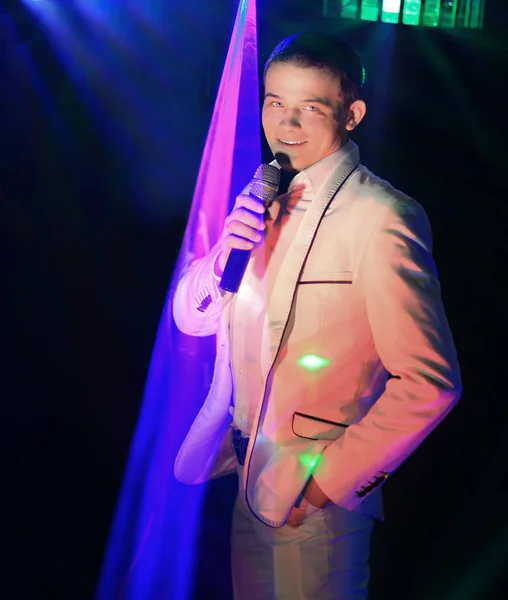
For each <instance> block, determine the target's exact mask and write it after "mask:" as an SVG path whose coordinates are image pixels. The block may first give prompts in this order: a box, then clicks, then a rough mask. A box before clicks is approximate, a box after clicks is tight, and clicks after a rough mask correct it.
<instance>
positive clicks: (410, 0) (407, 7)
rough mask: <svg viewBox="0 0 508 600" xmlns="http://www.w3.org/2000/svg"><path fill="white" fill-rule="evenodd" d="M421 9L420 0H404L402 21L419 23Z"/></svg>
mask: <svg viewBox="0 0 508 600" xmlns="http://www.w3.org/2000/svg"><path fill="white" fill-rule="evenodd" d="M421 10H422V3H421V0H406V1H405V2H404V11H403V13H402V22H403V23H404V25H419V24H420V12H421Z"/></svg>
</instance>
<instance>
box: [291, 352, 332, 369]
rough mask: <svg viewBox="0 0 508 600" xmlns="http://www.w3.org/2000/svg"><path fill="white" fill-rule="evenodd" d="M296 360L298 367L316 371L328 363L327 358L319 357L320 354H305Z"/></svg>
mask: <svg viewBox="0 0 508 600" xmlns="http://www.w3.org/2000/svg"><path fill="white" fill-rule="evenodd" d="M297 362H298V364H299V365H300V367H303V368H304V369H307V371H318V370H319V369H323V368H324V367H327V366H328V365H329V364H330V361H329V360H326V358H321V356H317V354H305V355H304V356H301V357H300V358H299V359H298V361H297Z"/></svg>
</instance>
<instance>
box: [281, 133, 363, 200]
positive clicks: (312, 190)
mask: <svg viewBox="0 0 508 600" xmlns="http://www.w3.org/2000/svg"><path fill="white" fill-rule="evenodd" d="M352 149H353V143H352V142H351V140H348V141H347V142H346V143H345V144H344V146H342V147H341V148H339V149H338V150H336V151H335V152H333V153H332V154H329V155H328V156H325V158H322V159H321V160H319V161H318V162H316V163H314V164H313V165H311V166H310V167H307V168H306V169H304V170H303V171H300V172H299V173H298V174H297V175H295V177H294V179H293V180H292V181H291V183H290V185H289V190H291V189H293V187H294V186H295V185H299V184H304V185H305V191H304V197H306V198H309V195H310V196H311V197H314V196H315V195H316V194H317V193H318V191H319V190H320V188H321V186H322V185H323V184H324V183H325V182H326V180H327V179H328V177H329V176H330V175H331V174H332V173H333V172H334V171H335V169H336V168H337V167H338V165H339V164H340V163H341V162H342V161H343V160H344V158H345V157H346V155H347V154H349V152H350V151H351V150H352ZM274 164H275V166H277V167H278V168H280V165H279V163H278V162H277V161H275V163H274ZM309 199H310V198H309Z"/></svg>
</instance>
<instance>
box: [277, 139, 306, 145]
mask: <svg viewBox="0 0 508 600" xmlns="http://www.w3.org/2000/svg"><path fill="white" fill-rule="evenodd" d="M280 141H281V142H282V143H283V144H289V145H290V146H299V145H300V144H305V142H286V141H285V140H280Z"/></svg>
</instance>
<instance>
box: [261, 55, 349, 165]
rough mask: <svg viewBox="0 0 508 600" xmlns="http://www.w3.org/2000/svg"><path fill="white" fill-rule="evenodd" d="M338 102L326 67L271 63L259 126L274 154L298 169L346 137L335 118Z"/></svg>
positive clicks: (335, 147)
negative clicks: (280, 154)
mask: <svg viewBox="0 0 508 600" xmlns="http://www.w3.org/2000/svg"><path fill="white" fill-rule="evenodd" d="M340 103H341V97H340V89H339V83H338V81H337V79H335V78H334V77H332V76H331V75H329V74H328V73H326V71H321V70H319V69H315V68H313V67H298V66H296V65H293V64H291V63H275V64H273V65H271V66H270V67H269V68H268V71H267V72H266V77H265V99H264V104H263V129H264V131H265V135H266V139H267V141H268V144H269V145H270V148H271V150H272V152H273V154H274V156H276V157H277V155H278V154H279V153H283V154H285V155H286V156H287V157H288V158H289V160H290V167H291V168H293V169H295V170H297V171H301V170H303V169H306V168H307V167H310V165H312V164H314V163H316V162H318V161H319V160H321V159H322V158H325V157H326V156H328V155H330V154H332V153H333V152H335V151H336V150H338V149H339V148H340V147H341V145H342V140H344V139H346V137H347V132H346V130H345V127H344V126H343V125H342V126H341V125H340V124H339V121H338V120H337V119H338V114H340V112H343V111H340ZM279 162H281V161H279Z"/></svg>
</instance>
